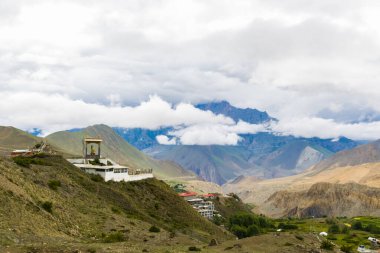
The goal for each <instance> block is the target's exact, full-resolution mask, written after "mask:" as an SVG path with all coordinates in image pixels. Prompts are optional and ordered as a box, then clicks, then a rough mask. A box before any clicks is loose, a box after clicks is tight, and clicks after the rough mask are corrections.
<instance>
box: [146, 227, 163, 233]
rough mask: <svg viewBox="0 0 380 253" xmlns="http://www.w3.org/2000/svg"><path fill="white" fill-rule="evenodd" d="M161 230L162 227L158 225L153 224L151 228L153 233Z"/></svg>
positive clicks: (150, 230)
mask: <svg viewBox="0 0 380 253" xmlns="http://www.w3.org/2000/svg"><path fill="white" fill-rule="evenodd" d="M160 231H161V229H160V228H158V227H156V226H151V227H150V228H149V232H152V233H159V232H160Z"/></svg>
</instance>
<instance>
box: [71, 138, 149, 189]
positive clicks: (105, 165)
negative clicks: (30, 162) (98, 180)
mask: <svg viewBox="0 0 380 253" xmlns="http://www.w3.org/2000/svg"><path fill="white" fill-rule="evenodd" d="M101 142H102V140H101V139H100V138H85V139H84V140H83V158H80V159H67V160H68V161H69V162H70V163H72V164H73V165H75V166H77V167H78V168H80V169H81V170H82V171H84V172H86V173H89V174H96V175H100V176H101V177H102V178H103V179H104V181H110V180H113V181H116V182H120V181H125V182H128V181H137V180H142V179H147V178H153V173H152V169H149V170H147V171H141V170H137V171H132V170H130V169H129V168H128V167H126V166H122V165H119V164H117V163H116V162H114V161H112V160H111V159H109V158H102V157H101V156H100V144H101ZM88 145H91V146H90V149H88ZM94 145H96V146H97V151H96V150H95V148H94Z"/></svg>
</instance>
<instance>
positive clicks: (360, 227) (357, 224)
mask: <svg viewBox="0 0 380 253" xmlns="http://www.w3.org/2000/svg"><path fill="white" fill-rule="evenodd" d="M352 228H353V229H356V230H362V229H363V224H362V223H361V222H360V221H355V223H354V224H352Z"/></svg>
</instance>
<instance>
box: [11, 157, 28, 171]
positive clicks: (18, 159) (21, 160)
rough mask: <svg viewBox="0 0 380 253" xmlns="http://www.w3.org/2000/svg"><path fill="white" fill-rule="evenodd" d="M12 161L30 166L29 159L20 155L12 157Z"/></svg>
mask: <svg viewBox="0 0 380 253" xmlns="http://www.w3.org/2000/svg"><path fill="white" fill-rule="evenodd" d="M13 161H14V162H15V163H16V164H17V165H20V166H22V167H25V168H30V159H29V158H26V157H22V156H16V157H13Z"/></svg>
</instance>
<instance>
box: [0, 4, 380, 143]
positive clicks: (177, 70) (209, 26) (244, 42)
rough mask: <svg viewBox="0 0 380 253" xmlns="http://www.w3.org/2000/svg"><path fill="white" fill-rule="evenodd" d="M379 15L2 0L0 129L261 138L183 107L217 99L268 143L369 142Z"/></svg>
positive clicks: (366, 9) (274, 7)
mask: <svg viewBox="0 0 380 253" xmlns="http://www.w3.org/2000/svg"><path fill="white" fill-rule="evenodd" d="M378 13H380V2H379V1H376V0H360V1H359V0H310V1H304V0H277V1H276V0H154V1H153V0H128V1H122V0H107V1H100V0H91V1H90V0H65V1H63V0H55V1H44V0H1V1H0V69H1V71H0V95H1V100H0V125H12V126H15V127H18V128H21V129H24V130H31V129H33V128H39V129H42V134H43V135H46V134H49V133H52V132H54V131H58V130H64V129H71V128H77V127H85V126H88V125H92V124H97V123H104V124H107V125H111V126H115V127H116V126H118V127H129V128H130V127H143V128H149V129H157V128H160V127H164V126H174V127H176V129H177V131H176V132H175V135H176V136H177V137H178V138H179V139H180V141H181V142H182V143H183V144H204V145H207V144H221V145H223V144H228V145H235V144H236V143H237V142H238V140H239V136H238V135H239V134H240V133H255V132H258V131H263V130H267V131H268V126H261V125H249V124H246V123H245V122H234V121H233V120H232V119H230V118H226V117H224V116H222V115H214V114H212V113H210V112H202V111H200V110H198V109H196V108H195V107H194V106H193V105H194V104H197V103H200V102H202V103H204V102H208V101H220V100H226V101H229V102H230V103H231V104H232V105H234V106H237V107H242V108H246V107H250V108H257V109H259V110H262V111H267V112H268V113H269V114H270V115H271V116H272V117H275V118H277V119H279V121H278V122H276V123H275V122H274V123H273V124H272V125H271V126H270V131H274V132H276V133H278V134H292V135H295V136H304V137H314V136H315V137H321V138H338V137H340V136H346V137H348V138H352V139H356V140H363V139H365V140H375V139H379V138H380V122H379V120H380V86H379V83H380V26H379V25H378V24H380V16H379V15H378ZM160 142H162V143H166V144H173V143H174V141H173V140H171V139H170V138H168V137H167V136H161V137H160Z"/></svg>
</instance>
